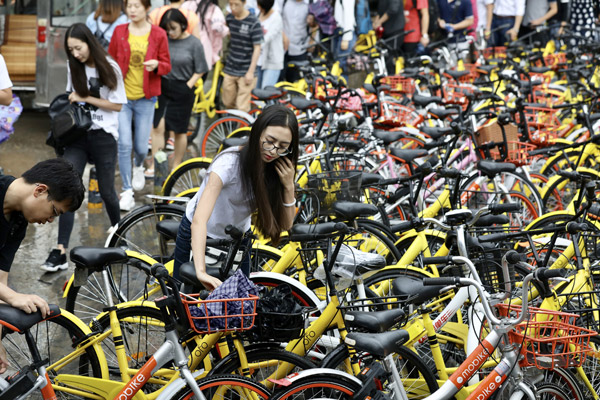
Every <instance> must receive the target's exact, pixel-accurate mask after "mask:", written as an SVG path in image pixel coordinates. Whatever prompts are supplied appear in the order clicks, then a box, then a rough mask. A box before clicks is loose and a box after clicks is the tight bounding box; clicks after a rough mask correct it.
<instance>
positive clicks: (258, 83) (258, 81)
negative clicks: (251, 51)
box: [256, 66, 264, 89]
mask: <svg viewBox="0 0 600 400" xmlns="http://www.w3.org/2000/svg"><path fill="white" fill-rule="evenodd" d="M263 73H264V70H263V69H262V68H261V67H259V66H257V67H256V87H257V88H259V89H262V88H263V87H264V86H263V83H262V81H263Z"/></svg>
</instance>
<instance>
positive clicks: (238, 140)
mask: <svg viewBox="0 0 600 400" xmlns="http://www.w3.org/2000/svg"><path fill="white" fill-rule="evenodd" d="M247 143H248V138H247V137H230V138H226V139H223V142H222V143H221V145H222V146H223V150H224V149H228V148H230V147H236V146H245V145H246V144H247Z"/></svg>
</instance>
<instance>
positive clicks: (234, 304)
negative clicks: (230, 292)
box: [181, 294, 258, 334]
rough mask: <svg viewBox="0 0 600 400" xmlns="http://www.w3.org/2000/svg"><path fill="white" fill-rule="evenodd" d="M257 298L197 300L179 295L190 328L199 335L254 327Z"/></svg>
mask: <svg viewBox="0 0 600 400" xmlns="http://www.w3.org/2000/svg"><path fill="white" fill-rule="evenodd" d="M257 300H258V296H255V295H252V294H251V295H249V297H246V298H239V299H214V300H198V295H197V294H192V295H184V294H181V302H182V303H183V305H184V307H185V312H186V314H187V317H188V319H189V321H190V326H191V328H192V329H193V330H194V331H195V332H196V333H200V334H208V333H216V332H232V331H244V330H248V329H250V328H252V326H254V319H255V318H256V301H257Z"/></svg>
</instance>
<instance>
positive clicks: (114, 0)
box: [94, 0, 123, 24]
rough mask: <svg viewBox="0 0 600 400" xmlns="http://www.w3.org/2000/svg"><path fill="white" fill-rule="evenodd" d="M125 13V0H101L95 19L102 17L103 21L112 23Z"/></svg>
mask: <svg viewBox="0 0 600 400" xmlns="http://www.w3.org/2000/svg"><path fill="white" fill-rule="evenodd" d="M121 14H123V0H100V3H99V4H98V8H97V9H96V12H95V13H94V19H98V17H102V22H104V23H106V24H112V23H113V22H115V21H116V20H117V18H119V17H120V16H121Z"/></svg>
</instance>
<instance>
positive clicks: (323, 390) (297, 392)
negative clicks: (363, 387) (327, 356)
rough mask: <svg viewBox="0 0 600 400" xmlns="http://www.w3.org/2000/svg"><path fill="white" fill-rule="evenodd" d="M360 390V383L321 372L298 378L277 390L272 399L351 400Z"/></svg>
mask: <svg viewBox="0 0 600 400" xmlns="http://www.w3.org/2000/svg"><path fill="white" fill-rule="evenodd" d="M359 390H360V385H359V384H358V383H357V382H355V381H352V380H350V379H347V378H344V377H341V376H338V375H328V374H319V375H311V376H307V377H305V378H301V379H298V380H297V381H295V382H294V383H292V384H291V385H289V386H286V387H283V388H281V389H279V390H277V391H276V392H275V394H274V395H273V397H272V398H271V400H289V399H298V400H309V399H331V400H334V399H337V400H350V399H352V398H353V396H354V394H355V393H357V392H358V391H359Z"/></svg>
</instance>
